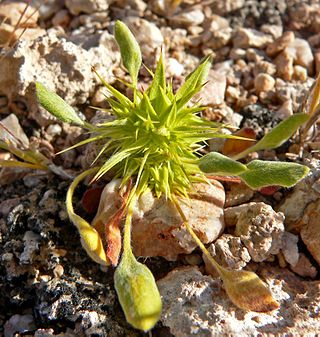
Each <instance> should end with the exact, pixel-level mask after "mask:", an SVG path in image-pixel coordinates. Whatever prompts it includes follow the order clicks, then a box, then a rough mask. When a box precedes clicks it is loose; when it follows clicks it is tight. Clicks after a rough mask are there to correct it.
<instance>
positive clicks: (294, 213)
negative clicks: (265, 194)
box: [279, 167, 320, 233]
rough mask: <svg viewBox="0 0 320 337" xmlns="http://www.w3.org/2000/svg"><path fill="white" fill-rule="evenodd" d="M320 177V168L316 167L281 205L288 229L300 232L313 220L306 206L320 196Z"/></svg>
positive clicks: (280, 209) (280, 208)
mask: <svg viewBox="0 0 320 337" xmlns="http://www.w3.org/2000/svg"><path fill="white" fill-rule="evenodd" d="M319 179H320V168H319V167H315V168H313V169H312V170H311V171H310V173H309V174H308V175H307V177H305V178H304V179H303V180H301V181H300V182H299V183H298V184H297V185H296V186H295V187H294V188H293V191H292V192H291V193H290V194H289V195H288V196H287V197H286V198H285V200H284V201H283V203H282V205H281V206H280V207H279V211H280V212H282V213H284V215H285V225H286V230H288V231H290V232H295V233H299V232H300V230H301V228H303V227H305V226H307V224H308V222H309V221H310V220H311V218H310V214H308V212H306V208H307V206H308V205H309V204H310V203H312V202H316V201H317V200H318V199H319V198H320V190H319V186H320V181H319ZM312 209H315V208H314V207H312V206H311V207H310V211H312Z"/></svg>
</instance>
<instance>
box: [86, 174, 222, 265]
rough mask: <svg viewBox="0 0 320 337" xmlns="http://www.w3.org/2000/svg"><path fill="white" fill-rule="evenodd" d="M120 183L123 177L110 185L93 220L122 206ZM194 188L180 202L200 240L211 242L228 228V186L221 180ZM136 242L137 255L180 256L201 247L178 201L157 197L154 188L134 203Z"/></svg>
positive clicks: (133, 232)
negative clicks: (225, 217)
mask: <svg viewBox="0 0 320 337" xmlns="http://www.w3.org/2000/svg"><path fill="white" fill-rule="evenodd" d="M119 185H120V180H119V179H116V180H113V181H111V182H110V183H109V184H107V185H106V187H105V188H104V190H103V192H102V195H101V199H100V205H99V208H98V212H97V215H96V218H95V219H94V220H93V222H92V224H94V223H95V221H96V219H97V217H98V216H99V215H100V214H102V213H103V214H104V215H103V216H104V219H106V222H107V219H108V218H109V217H111V215H112V214H114V212H115V211H116V210H117V209H118V208H119V207H120V205H121V200H120V197H119V194H118V188H119ZM194 189H195V190H194V191H191V193H190V201H188V200H185V199H182V198H180V199H179V200H180V201H181V202H180V206H181V208H182V209H183V211H184V213H185V215H186V217H187V219H188V220H189V223H190V225H191V227H192V228H193V230H194V231H195V233H196V234H197V235H198V236H199V238H200V240H201V241H202V242H203V243H210V242H212V241H213V240H215V239H217V238H218V237H219V235H220V234H221V232H222V231H223V229H224V221H223V204H224V198H225V195H224V189H223V187H222V185H221V184H220V183H219V182H217V181H212V182H211V185H208V184H196V185H194ZM132 246H133V250H134V253H135V255H137V256H146V257H147V256H162V257H164V258H166V259H167V260H176V259H177V257H178V255H179V254H189V253H191V252H192V251H193V250H194V249H195V248H196V247H197V245H196V244H195V243H194V241H193V239H192V238H191V236H190V234H189V233H188V231H187V230H186V228H185V226H184V225H183V221H182V219H181V217H180V215H179V214H178V212H177V210H176V209H175V207H174V205H173V204H172V203H171V202H169V201H168V200H166V199H165V197H161V198H159V199H158V198H155V197H154V196H153V194H152V193H151V192H146V193H145V194H143V195H142V196H141V197H140V199H139V201H138V202H137V204H136V205H135V207H134V213H133V219H132Z"/></svg>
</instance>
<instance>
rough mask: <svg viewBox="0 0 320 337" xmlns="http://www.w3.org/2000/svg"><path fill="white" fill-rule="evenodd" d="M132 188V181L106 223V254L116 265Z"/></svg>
mask: <svg viewBox="0 0 320 337" xmlns="http://www.w3.org/2000/svg"><path fill="white" fill-rule="evenodd" d="M130 190H131V181H129V184H128V185H127V189H126V191H125V192H124V193H123V195H122V194H121V192H120V196H121V199H122V200H121V206H120V208H119V209H118V210H117V211H116V212H115V214H114V215H113V216H112V217H111V219H110V220H109V221H108V222H107V223H106V224H105V236H106V241H107V252H106V255H107V257H108V259H109V260H110V261H111V263H112V265H113V266H114V267H115V266H117V265H118V261H119V257H120V252H121V246H122V242H121V229H120V225H121V220H122V218H123V216H124V214H125V212H126V206H127V200H128V197H129V194H130Z"/></svg>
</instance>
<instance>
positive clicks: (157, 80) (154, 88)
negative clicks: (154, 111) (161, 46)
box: [148, 51, 166, 101]
mask: <svg viewBox="0 0 320 337" xmlns="http://www.w3.org/2000/svg"><path fill="white" fill-rule="evenodd" d="M163 58H164V56H163V51H161V54H160V57H159V60H158V63H157V68H156V71H155V74H154V77H153V80H152V83H151V84H150V86H149V88H148V94H149V97H150V100H151V101H153V100H154V99H158V97H159V96H160V95H161V92H160V90H161V89H163V90H165V89H166V74H165V66H164V60H163Z"/></svg>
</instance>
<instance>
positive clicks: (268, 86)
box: [254, 73, 276, 94]
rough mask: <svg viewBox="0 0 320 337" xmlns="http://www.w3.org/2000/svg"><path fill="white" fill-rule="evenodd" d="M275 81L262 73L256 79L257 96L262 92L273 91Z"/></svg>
mask: <svg viewBox="0 0 320 337" xmlns="http://www.w3.org/2000/svg"><path fill="white" fill-rule="evenodd" d="M275 82H276V81H275V79H274V78H273V77H272V76H271V75H269V74H265V73H260V74H258V75H257V76H256V78H255V79H254V88H255V91H256V93H257V94H259V93H261V92H262V91H271V90H272V89H273V88H274V85H275Z"/></svg>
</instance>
